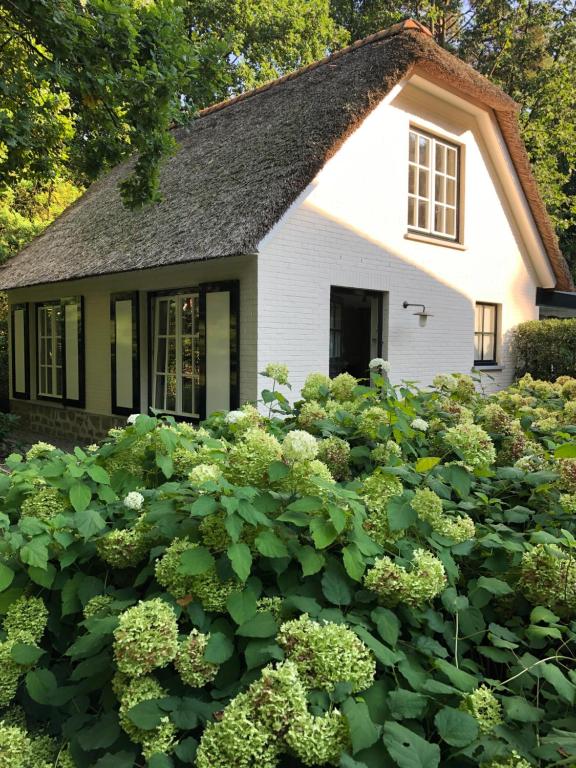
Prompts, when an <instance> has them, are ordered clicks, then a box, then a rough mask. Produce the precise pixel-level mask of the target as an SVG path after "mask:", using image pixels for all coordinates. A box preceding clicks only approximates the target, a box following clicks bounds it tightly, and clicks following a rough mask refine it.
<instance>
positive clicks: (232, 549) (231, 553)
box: [228, 541, 252, 581]
mask: <svg viewBox="0 0 576 768" xmlns="http://www.w3.org/2000/svg"><path fill="white" fill-rule="evenodd" d="M228 557H229V558H230V562H231V563H232V568H233V569H234V573H235V574H236V576H238V578H239V579H240V581H246V579H247V578H248V576H250V569H251V568H252V553H251V552H250V547H249V546H248V545H247V544H244V542H242V541H239V542H236V543H234V544H230V546H229V547H228Z"/></svg>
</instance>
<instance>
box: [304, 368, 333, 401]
mask: <svg viewBox="0 0 576 768" xmlns="http://www.w3.org/2000/svg"><path fill="white" fill-rule="evenodd" d="M330 384H331V381H330V379H329V378H328V376H326V374H324V373H310V374H308V376H307V377H306V381H305V382H304V386H303V387H302V392H301V395H302V397H303V398H304V400H325V399H326V397H327V396H328V394H329V392H330Z"/></svg>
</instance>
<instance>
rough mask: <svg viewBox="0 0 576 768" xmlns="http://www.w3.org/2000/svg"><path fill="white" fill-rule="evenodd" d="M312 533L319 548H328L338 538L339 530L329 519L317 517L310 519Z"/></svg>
mask: <svg viewBox="0 0 576 768" xmlns="http://www.w3.org/2000/svg"><path fill="white" fill-rule="evenodd" d="M310 533H311V534H312V539H313V541H314V545H315V547H316V548H317V549H326V547H329V546H330V544H332V543H333V542H334V541H336V539H337V538H338V531H337V530H336V528H334V526H333V525H332V523H331V522H330V521H328V520H323V519H322V518H321V517H315V518H314V519H313V520H311V521H310Z"/></svg>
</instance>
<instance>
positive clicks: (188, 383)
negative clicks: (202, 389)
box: [182, 379, 194, 413]
mask: <svg viewBox="0 0 576 768" xmlns="http://www.w3.org/2000/svg"><path fill="white" fill-rule="evenodd" d="M193 386H194V385H193V382H192V379H182V412H183V413H194V401H193V396H192V395H193Z"/></svg>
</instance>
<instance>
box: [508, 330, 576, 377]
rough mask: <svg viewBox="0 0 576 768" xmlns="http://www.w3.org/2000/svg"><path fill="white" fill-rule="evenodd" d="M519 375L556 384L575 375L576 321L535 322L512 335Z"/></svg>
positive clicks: (513, 350) (514, 331) (513, 351)
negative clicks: (557, 380)
mask: <svg viewBox="0 0 576 768" xmlns="http://www.w3.org/2000/svg"><path fill="white" fill-rule="evenodd" d="M511 345H512V347H511V349H512V354H513V356H514V361H515V366H516V373H517V374H518V375H519V376H523V375H524V374H525V373H530V374H532V375H533V376H535V377H536V378H539V379H546V380H547V381H554V380H555V379H556V378H558V376H573V375H574V373H576V320H573V319H568V320H553V319H550V320H532V321H530V322H527V323H520V325H517V326H516V327H515V328H514V330H513V331H512V337H511Z"/></svg>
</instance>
